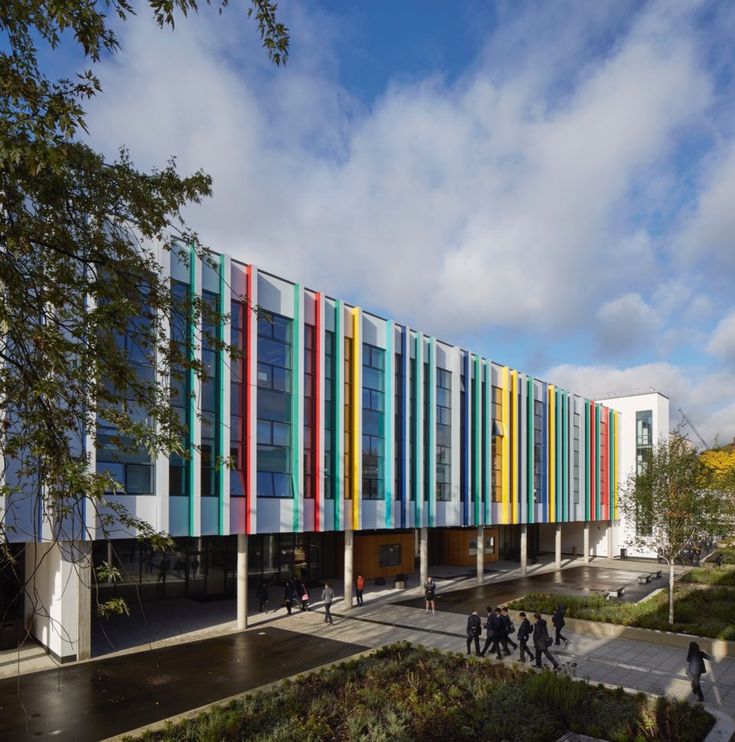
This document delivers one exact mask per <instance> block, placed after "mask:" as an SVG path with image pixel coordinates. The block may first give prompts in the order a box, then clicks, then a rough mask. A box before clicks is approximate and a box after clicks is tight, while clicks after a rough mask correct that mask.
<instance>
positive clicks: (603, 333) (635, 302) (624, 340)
mask: <svg viewBox="0 0 735 742" xmlns="http://www.w3.org/2000/svg"><path fill="white" fill-rule="evenodd" d="M597 325H598V328H599V342H600V351H601V353H603V354H604V355H606V356H608V357H609V356H620V355H626V354H628V353H634V352H636V351H638V350H641V349H642V348H645V347H651V346H655V345H656V344H657V342H658V333H659V330H660V328H661V319H660V317H659V316H658V314H657V313H656V311H655V310H654V309H653V308H652V307H651V306H649V305H648V304H647V303H646V302H645V301H644V300H643V299H642V298H641V296H640V294H633V293H629V294H623V295H622V296H619V297H617V298H616V299H611V300H610V301H608V302H606V303H605V304H603V305H602V306H601V307H600V309H599V310H598V312H597Z"/></svg>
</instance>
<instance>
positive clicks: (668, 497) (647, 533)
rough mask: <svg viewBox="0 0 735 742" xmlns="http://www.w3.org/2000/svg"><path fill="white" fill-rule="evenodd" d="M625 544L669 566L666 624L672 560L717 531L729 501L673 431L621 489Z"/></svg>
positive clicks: (671, 615) (671, 591)
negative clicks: (628, 530)
mask: <svg viewBox="0 0 735 742" xmlns="http://www.w3.org/2000/svg"><path fill="white" fill-rule="evenodd" d="M620 507H621V511H622V513H623V516H624V517H625V519H626V520H627V521H628V522H630V523H634V524H635V534H634V535H633V536H630V537H629V539H628V543H629V544H630V545H633V546H636V547H638V548H640V549H642V550H647V551H655V552H656V553H657V554H658V555H659V557H660V558H661V559H663V560H664V561H665V562H666V563H667V564H668V565H669V623H670V624H673V623H674V577H675V576H674V564H675V562H676V560H677V559H679V558H680V557H681V555H682V554H683V552H684V551H685V550H687V549H689V548H690V547H691V546H693V545H694V544H695V543H698V542H699V540H700V539H702V538H703V537H705V536H711V535H715V534H717V533H718V532H719V531H720V530H721V528H722V524H723V520H724V519H725V518H726V513H727V511H728V510H729V507H730V504H729V502H728V498H726V497H725V496H724V494H723V492H722V490H720V489H719V488H718V487H716V486H715V483H714V478H713V472H712V470H711V469H710V468H709V467H708V466H707V465H706V464H705V462H704V461H703V460H702V458H701V457H700V455H699V453H698V452H697V450H696V448H694V446H692V444H691V443H690V442H689V441H687V440H686V439H685V438H682V437H681V436H679V435H677V434H672V435H671V436H669V438H667V439H662V440H661V441H659V443H658V444H657V445H656V446H654V447H653V449H652V450H651V453H650V455H649V456H648V457H647V458H646V459H645V460H644V462H643V465H642V467H641V469H640V471H639V472H638V473H637V474H632V475H631V476H630V478H629V480H628V481H627V483H626V484H625V486H624V487H623V489H622V492H621V498H620Z"/></svg>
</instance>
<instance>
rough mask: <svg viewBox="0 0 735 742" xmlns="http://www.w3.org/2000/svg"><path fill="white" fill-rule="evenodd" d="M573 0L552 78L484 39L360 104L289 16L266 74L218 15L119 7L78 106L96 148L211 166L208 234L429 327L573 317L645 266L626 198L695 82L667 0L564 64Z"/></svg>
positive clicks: (581, 19) (699, 105)
mask: <svg viewBox="0 0 735 742" xmlns="http://www.w3.org/2000/svg"><path fill="white" fill-rule="evenodd" d="M587 13H588V14H589V17H588V16H587V15H585V11H582V10H580V11H579V15H578V16H575V23H574V24H573V26H572V27H571V30H570V31H568V32H567V33H565V36H564V43H565V44H566V46H564V45H562V46H561V47H560V46H559V44H558V43H557V40H556V39H552V38H551V37H549V36H548V35H543V34H541V35H539V38H538V39H536V40H535V41H534V44H533V53H532V56H533V58H534V60H537V62H538V64H536V63H534V65H533V67H532V68H533V69H541V70H553V72H554V73H555V74H556V75H558V74H559V71H560V70H562V69H572V68H573V67H574V66H575V65H576V66H577V68H578V71H577V75H576V77H574V78H573V79H571V80H570V81H567V83H568V89H567V90H566V92H565V94H564V95H563V96H561V97H555V96H554V95H552V91H553V90H555V89H556V86H557V84H558V82H559V81H558V79H557V77H555V74H552V73H551V72H549V73H548V74H541V73H535V74H531V73H530V72H529V70H530V69H531V67H525V66H523V65H520V71H519V73H518V74H517V75H514V74H513V72H512V63H511V61H510V60H507V59H506V61H505V67H504V69H503V71H502V74H500V73H498V71H497V70H496V68H495V67H493V66H491V61H492V60H493V59H494V58H492V57H486V58H484V61H483V62H482V63H480V64H478V66H476V67H475V68H474V69H473V71H472V73H468V75H467V76H465V77H464V78H463V79H461V80H460V81H459V82H458V83H456V84H455V85H452V86H450V87H447V86H446V85H445V84H444V83H442V82H441V81H440V80H435V79H428V80H425V81H423V82H419V83H417V84H414V85H403V86H402V85H398V84H394V85H392V86H390V87H389V89H388V90H387V91H386V93H385V95H384V96H383V97H382V98H380V99H379V100H378V101H377V102H376V103H375V105H374V106H373V108H372V109H371V110H368V111H365V110H362V109H360V107H359V106H358V105H357V104H356V103H355V102H354V101H353V100H352V99H351V98H350V96H349V94H348V93H347V92H346V91H345V90H344V89H342V88H341V87H340V86H339V84H338V83H337V82H336V81H335V78H334V69H333V60H328V61H327V62H326V63H324V64H321V63H320V61H319V54H318V52H316V51H315V48H317V45H318V44H319V38H318V34H316V33H315V32H314V30H313V28H314V25H315V24H314V22H313V21H310V20H309V19H308V18H307V17H304V16H303V15H300V16H299V17H298V19H297V21H298V24H300V25H295V24H294V23H291V24H290V25H291V27H292V30H293V31H294V34H295V40H296V41H295V43H296V44H297V45H298V50H299V55H300V56H299V55H297V54H296V53H295V52H294V53H292V57H291V61H290V63H289V66H288V67H287V68H286V69H285V70H283V71H279V72H277V73H275V74H273V73H272V72H270V71H269V72H267V73H262V72H261V71H260V67H259V65H258V64H257V63H254V62H252V57H251V55H250V54H248V53H242V52H241V51H240V49H239V47H238V44H241V43H242V39H241V38H240V36H239V35H238V34H236V33H235V32H234V30H233V28H232V25H229V26H228V25H227V19H228V14H225V15H224V16H223V17H217V18H213V17H211V16H210V15H209V14H206V13H205V14H204V15H205V17H204V18H193V19H190V20H188V21H187V22H186V23H182V24H180V26H179V27H177V30H176V32H175V33H174V34H170V33H162V32H160V31H158V30H157V29H156V28H155V27H154V26H152V24H151V23H150V21H149V20H147V19H142V21H137V20H133V21H131V22H130V23H128V24H126V26H125V27H124V29H123V31H122V41H123V45H124V48H125V52H124V54H122V55H120V56H119V57H117V58H116V59H115V61H114V62H110V63H106V64H104V65H103V66H102V68H101V70H100V73H101V77H102V79H103V84H104V87H105V94H104V96H103V97H102V98H100V100H99V102H98V104H96V105H95V106H94V108H93V109H92V115H91V118H90V122H91V125H92V127H93V131H94V133H95V138H96V141H98V142H100V143H102V145H103V146H104V147H105V148H106V149H107V150H108V151H110V150H111V149H113V148H114V146H115V145H117V144H119V143H122V142H125V143H127V144H128V145H130V147H131V150H132V152H133V156H134V157H135V158H136V160H137V161H139V162H141V163H158V164H160V163H161V162H162V160H163V159H164V154H169V153H176V154H177V155H178V156H179V162H180V164H181V166H182V168H184V169H196V168H198V167H204V168H205V169H206V170H207V171H208V172H210V173H211V174H212V176H213V177H214V190H215V198H214V199H213V200H212V201H211V202H210V203H207V204H205V205H204V206H203V207H200V208H197V209H195V210H193V211H192V212H191V220H192V222H193V224H194V226H195V227H196V228H197V229H198V231H199V232H200V234H202V235H203V236H204V237H205V238H206V239H207V240H208V241H209V242H210V243H211V244H212V245H213V246H214V247H215V248H219V249H223V250H227V251H229V252H231V253H233V254H235V255H238V256H239V257H242V258H244V259H252V260H254V261H255V262H258V263H259V264H261V265H262V266H263V267H265V268H267V269H270V270H274V271H276V272H280V273H283V274H284V275H287V276H298V277H299V278H301V279H303V280H304V281H305V282H306V283H307V285H310V286H314V287H319V288H324V289H326V290H327V291H329V292H330V293H333V294H337V295H341V296H344V297H346V298H348V299H351V300H354V301H358V302H362V303H364V304H365V305H366V306H368V307H374V308H378V309H382V310H389V311H390V312H391V313H392V314H394V315H395V316H397V317H401V318H406V319H408V320H410V321H411V322H413V323H414V324H419V325H420V326H422V327H423V328H425V329H426V330H427V331H429V332H434V333H440V334H442V335H444V336H452V335H454V334H456V333H457V332H458V331H459V330H460V329H461V330H462V331H463V332H464V331H469V332H476V331H479V330H484V329H486V328H487V327H489V326H500V327H514V328H522V327H524V326H528V325H529V324H533V325H535V326H540V327H544V328H553V329H555V330H557V331H560V330H561V329H562V328H563V330H564V331H568V330H570V329H573V328H575V327H580V326H581V325H582V324H584V322H585V318H586V317H587V316H589V314H590V313H593V312H594V310H595V308H596V307H597V306H598V305H599V303H600V300H601V299H605V298H609V297H610V296H611V295H612V296H614V295H616V294H618V293H620V284H621V282H625V283H627V284H629V285H628V286H626V288H629V289H630V290H632V291H635V290H637V289H638V288H639V286H640V285H642V284H644V283H645V282H646V281H649V282H653V281H654V280H655V275H654V274H655V266H656V257H655V253H654V247H653V245H652V244H651V242H650V239H649V238H648V235H647V234H646V232H645V230H641V229H640V228H637V227H636V228H635V229H633V230H631V229H630V227H629V226H628V223H627V221H626V219H625V218H624V216H625V214H624V208H623V204H624V201H625V198H626V194H627V191H628V189H629V188H630V187H631V184H632V183H633V182H634V181H635V179H636V177H637V176H638V175H639V173H640V172H642V171H643V170H645V169H646V168H650V167H652V166H654V165H655V164H656V163H658V162H659V161H660V159H661V158H662V157H664V156H665V155H666V153H667V152H668V151H669V149H670V147H671V146H672V142H673V140H674V138H675V134H676V132H677V130H678V129H679V128H680V127H682V126H685V125H686V124H687V122H689V121H691V120H692V119H693V118H696V117H698V116H700V115H701V113H702V111H703V109H704V108H705V106H706V105H707V102H708V100H709V96H710V89H709V83H708V80H707V77H706V75H705V74H704V73H703V71H702V70H701V69H700V68H699V66H698V63H697V59H696V54H695V50H694V48H693V46H692V42H691V40H690V39H689V37H688V34H687V26H686V23H685V22H684V21H683V20H682V18H681V17H680V16H679V15H676V14H674V15H673V16H672V14H671V13H670V12H668V11H667V10H666V5H665V4H664V5H663V6H660V5H655V6H653V7H652V8H651V9H650V10H649V11H646V12H644V13H641V14H640V15H639V17H637V18H636V20H635V22H634V23H633V24H632V28H631V30H630V31H629V33H628V34H627V35H626V36H624V37H623V38H622V39H621V41H620V43H619V44H617V45H616V46H615V47H613V48H612V49H611V50H610V51H609V53H608V54H606V55H605V56H604V57H602V58H600V59H595V60H594V61H588V62H587V63H586V64H583V65H582V67H581V68H580V66H579V61H578V60H579V58H580V57H579V53H580V52H581V51H583V49H584V46H585V44H586V43H587V42H588V39H587V38H586V37H585V33H586V32H589V29H587V27H586V24H591V26H594V28H595V29H598V30H599V27H601V24H602V22H603V20H604V19H605V18H604V16H606V14H601V13H599V12H598V11H594V10H593V9H591V10H589V11H587ZM517 22H518V23H519V24H520V21H517ZM223 24H224V25H225V26H227V28H225V29H223V28H222V26H223ZM520 25H522V24H520ZM500 34H501V32H500V31H499V32H498V34H496V36H497V37H499V36H500ZM302 37H306V40H304V38H302ZM545 38H547V39H548V41H544V39H545ZM495 41H496V38H493V39H491V41H490V43H489V48H493V44H494V43H495ZM233 58H234V59H236V60H237V62H238V64H239V65H242V64H249V65H252V67H246V68H245V70H243V68H242V67H239V68H238V66H236V65H233V63H232V59H233ZM243 60H244V62H243ZM304 60H306V61H304ZM544 60H546V63H545V64H544ZM253 69H254V70H255V71H256V74H252V70H253ZM613 246H614V247H613ZM387 265H389V266H390V270H389V271H386V266H387ZM632 266H635V270H634V271H631V267H632Z"/></svg>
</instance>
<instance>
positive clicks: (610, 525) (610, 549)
mask: <svg viewBox="0 0 735 742" xmlns="http://www.w3.org/2000/svg"><path fill="white" fill-rule="evenodd" d="M607 558H608V559H612V558H613V522H612V521H608V524H607Z"/></svg>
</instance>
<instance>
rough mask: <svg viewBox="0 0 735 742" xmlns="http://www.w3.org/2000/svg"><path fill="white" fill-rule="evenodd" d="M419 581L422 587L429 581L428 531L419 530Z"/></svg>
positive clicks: (424, 529)
mask: <svg viewBox="0 0 735 742" xmlns="http://www.w3.org/2000/svg"><path fill="white" fill-rule="evenodd" d="M419 564H420V566H419V579H420V580H421V584H422V585H423V584H424V583H425V582H426V580H428V579H429V529H428V528H426V526H424V527H423V528H420V529H419Z"/></svg>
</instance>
